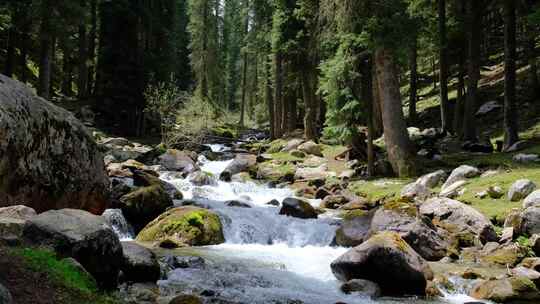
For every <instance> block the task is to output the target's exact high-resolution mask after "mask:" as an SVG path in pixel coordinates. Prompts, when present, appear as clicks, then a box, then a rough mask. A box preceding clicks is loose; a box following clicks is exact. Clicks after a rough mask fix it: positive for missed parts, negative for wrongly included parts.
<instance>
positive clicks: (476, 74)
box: [463, 1, 482, 142]
mask: <svg viewBox="0 0 540 304" xmlns="http://www.w3.org/2000/svg"><path fill="white" fill-rule="evenodd" d="M480 2H481V1H467V8H468V9H467V17H468V26H467V27H468V28H467V34H468V40H469V53H468V57H469V63H468V68H467V70H468V80H467V102H466V104H465V115H464V121H463V139H464V140H465V141H473V142H474V141H477V140H478V138H477V134H476V118H475V113H476V110H477V99H478V81H479V80H480V44H481V42H482V28H481V27H482V21H481V18H482V13H481V11H482V3H480Z"/></svg>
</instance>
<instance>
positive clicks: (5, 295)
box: [0, 284, 13, 304]
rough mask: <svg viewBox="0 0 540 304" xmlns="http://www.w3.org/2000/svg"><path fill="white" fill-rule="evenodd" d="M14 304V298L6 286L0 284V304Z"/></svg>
mask: <svg viewBox="0 0 540 304" xmlns="http://www.w3.org/2000/svg"><path fill="white" fill-rule="evenodd" d="M12 303H13V297H12V296H11V293H10V292H9V290H8V289H7V288H6V287H4V285H2V284H0V304H12Z"/></svg>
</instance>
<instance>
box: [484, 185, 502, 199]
mask: <svg viewBox="0 0 540 304" xmlns="http://www.w3.org/2000/svg"><path fill="white" fill-rule="evenodd" d="M486 192H487V194H488V195H489V197H491V198H493V199H499V198H501V197H503V196H504V190H503V189H502V188H501V187H499V186H490V187H488V188H487V190H486Z"/></svg>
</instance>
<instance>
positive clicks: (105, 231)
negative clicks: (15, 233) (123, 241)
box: [23, 209, 123, 289]
mask: <svg viewBox="0 0 540 304" xmlns="http://www.w3.org/2000/svg"><path fill="white" fill-rule="evenodd" d="M23 236H24V238H25V239H26V240H27V241H29V242H30V243H31V244H34V245H38V246H46V247H50V248H51V249H52V250H54V251H55V252H57V253H58V254H59V255H60V256H65V257H72V258H74V259H75V260H77V261H78V262H79V263H81V265H83V266H84V268H85V269H86V270H87V271H88V272H90V274H92V276H93V277H94V278H95V279H96V281H97V282H98V284H99V285H100V286H101V287H102V288H105V289H112V288H115V287H116V284H117V278H118V272H119V269H120V266H121V265H122V261H123V254H122V246H121V245H120V241H119V240H118V237H117V236H116V234H115V233H114V232H113V230H112V228H111V227H110V226H109V225H108V224H107V223H106V221H105V219H104V218H103V217H100V216H97V215H93V214H91V213H88V212H86V211H83V210H74V209H62V210H51V211H47V212H44V213H41V214H39V215H38V216H35V217H33V218H31V219H29V220H28V221H27V222H26V225H25V227H24V232H23Z"/></svg>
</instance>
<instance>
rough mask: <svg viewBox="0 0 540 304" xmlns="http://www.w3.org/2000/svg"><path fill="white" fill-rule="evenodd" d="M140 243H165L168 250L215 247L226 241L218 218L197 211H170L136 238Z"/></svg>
mask: <svg viewBox="0 0 540 304" xmlns="http://www.w3.org/2000/svg"><path fill="white" fill-rule="evenodd" d="M137 241H141V242H166V244H168V245H169V247H171V246H172V247H179V246H205V245H217V244H221V243H223V242H224V241H225V239H224V236H223V228H222V225H221V221H220V219H219V216H218V215H217V214H215V213H214V212H212V211H210V210H206V209H202V208H198V207H192V206H186V207H179V208H174V209H170V210H168V211H167V212H165V213H163V214H161V215H160V216H159V217H158V218H156V219H155V220H153V221H152V222H150V223H149V224H148V225H147V226H146V227H145V228H144V229H143V230H142V231H141V232H140V233H139V235H138V236H137Z"/></svg>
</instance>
